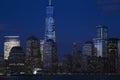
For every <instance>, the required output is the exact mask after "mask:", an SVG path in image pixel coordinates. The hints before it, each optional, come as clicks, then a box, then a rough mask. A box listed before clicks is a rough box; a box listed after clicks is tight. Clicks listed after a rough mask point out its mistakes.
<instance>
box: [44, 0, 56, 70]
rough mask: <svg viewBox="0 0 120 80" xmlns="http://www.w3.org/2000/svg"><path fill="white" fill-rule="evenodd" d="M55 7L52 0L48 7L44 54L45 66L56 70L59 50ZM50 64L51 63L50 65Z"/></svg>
mask: <svg viewBox="0 0 120 80" xmlns="http://www.w3.org/2000/svg"><path fill="white" fill-rule="evenodd" d="M53 10H54V7H53V6H52V2H51V0H49V5H48V6H47V8H46V14H47V16H46V21H45V23H46V27H45V43H44V54H43V66H44V67H45V68H48V69H50V68H51V67H52V71H53V69H54V71H55V70H56V67H57V61H58V60H57V50H56V36H55V20H54V14H53ZM48 64H49V65H48Z"/></svg>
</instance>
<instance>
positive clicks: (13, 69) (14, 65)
mask: <svg viewBox="0 0 120 80" xmlns="http://www.w3.org/2000/svg"><path fill="white" fill-rule="evenodd" d="M8 62H9V66H8V67H9V68H10V70H9V72H10V73H9V74H13V75H22V74H25V66H24V64H25V54H24V52H23V49H22V48H21V47H13V48H12V49H11V51H10V56H9V57H8Z"/></svg>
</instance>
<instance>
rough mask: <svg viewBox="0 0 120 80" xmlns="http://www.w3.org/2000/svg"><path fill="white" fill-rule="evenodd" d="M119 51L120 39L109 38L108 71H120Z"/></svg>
mask: <svg viewBox="0 0 120 80" xmlns="http://www.w3.org/2000/svg"><path fill="white" fill-rule="evenodd" d="M118 53H119V39H117V38H109V39H108V54H107V57H108V60H109V67H108V69H109V70H108V71H109V72H111V73H115V72H117V71H118V64H117V63H118V57H119V56H118Z"/></svg>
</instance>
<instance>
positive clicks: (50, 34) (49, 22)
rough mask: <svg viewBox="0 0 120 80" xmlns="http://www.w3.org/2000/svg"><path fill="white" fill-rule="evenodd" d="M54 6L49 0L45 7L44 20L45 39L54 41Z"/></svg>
mask: <svg viewBox="0 0 120 80" xmlns="http://www.w3.org/2000/svg"><path fill="white" fill-rule="evenodd" d="M53 12H54V7H53V6H52V1H51V0H49V5H48V6H47V7H46V22H45V26H46V29H45V41H47V40H49V39H51V40H53V41H54V42H56V37H55V20H54V17H53Z"/></svg>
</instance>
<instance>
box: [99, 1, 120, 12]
mask: <svg viewBox="0 0 120 80" xmlns="http://www.w3.org/2000/svg"><path fill="white" fill-rule="evenodd" d="M97 3H98V5H99V6H100V7H101V9H102V10H103V11H104V12H114V11H120V0H97Z"/></svg>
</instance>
